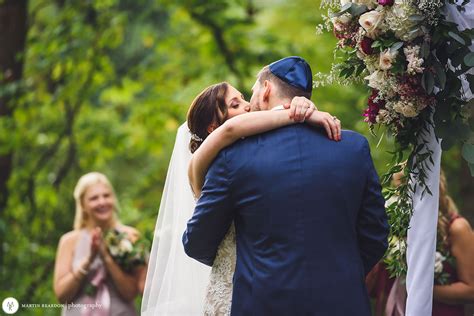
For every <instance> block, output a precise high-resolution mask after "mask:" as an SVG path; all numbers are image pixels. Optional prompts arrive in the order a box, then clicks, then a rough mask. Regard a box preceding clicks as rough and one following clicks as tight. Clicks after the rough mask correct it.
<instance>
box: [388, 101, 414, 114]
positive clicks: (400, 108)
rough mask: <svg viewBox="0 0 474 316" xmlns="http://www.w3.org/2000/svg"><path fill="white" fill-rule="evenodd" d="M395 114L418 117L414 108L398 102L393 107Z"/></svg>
mask: <svg viewBox="0 0 474 316" xmlns="http://www.w3.org/2000/svg"><path fill="white" fill-rule="evenodd" d="M393 109H394V110H395V112H397V113H400V114H402V115H403V116H405V117H415V116H417V115H418V111H417V109H416V107H415V106H414V105H413V104H412V103H409V102H403V101H398V102H397V103H395V105H394V106H393Z"/></svg>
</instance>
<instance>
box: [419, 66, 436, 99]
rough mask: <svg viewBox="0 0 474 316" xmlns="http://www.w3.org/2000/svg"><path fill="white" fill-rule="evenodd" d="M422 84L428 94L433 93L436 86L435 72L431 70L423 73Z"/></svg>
mask: <svg viewBox="0 0 474 316" xmlns="http://www.w3.org/2000/svg"><path fill="white" fill-rule="evenodd" d="M421 85H422V86H423V89H425V91H426V93H427V94H431V93H432V92H433V88H434V77H433V74H432V73H431V72H429V71H425V72H424V73H423V77H422V79H421Z"/></svg>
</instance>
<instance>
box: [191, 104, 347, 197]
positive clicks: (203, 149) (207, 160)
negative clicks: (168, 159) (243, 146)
mask: <svg viewBox="0 0 474 316" xmlns="http://www.w3.org/2000/svg"><path fill="white" fill-rule="evenodd" d="M290 111H291V110H281V111H259V112H251V113H247V114H242V115H239V116H235V117H233V118H231V119H229V120H227V121H226V122H225V123H224V124H222V125H221V126H219V127H218V128H217V129H215V130H214V131H213V132H212V133H211V134H210V135H209V136H208V137H207V138H206V139H205V140H204V142H203V143H202V144H201V146H200V147H199V148H198V150H196V151H195V152H194V154H193V156H192V158H191V161H190V163H189V169H188V176H189V181H190V183H191V187H192V189H193V192H194V195H195V196H196V197H199V196H200V194H201V188H202V186H203V184H204V178H205V176H206V172H207V169H208V168H209V166H210V165H211V163H212V161H213V160H214V158H216V156H217V155H218V154H219V152H220V151H221V150H222V149H224V148H225V147H227V146H229V145H230V144H232V143H234V142H235V141H237V140H238V139H240V138H242V137H248V136H252V135H256V134H260V133H264V132H267V131H270V130H273V129H276V128H279V127H282V126H286V125H289V124H294V123H295V120H294V119H292V118H290V113H291V112H290ZM307 122H308V123H309V124H311V125H316V126H323V127H324V128H325V129H326V132H327V133H328V137H329V138H330V139H333V140H340V133H341V126H340V122H339V121H338V120H335V119H333V117H332V116H331V115H330V114H329V113H327V112H321V111H315V112H313V113H312V114H311V116H310V117H309V118H308V120H307Z"/></svg>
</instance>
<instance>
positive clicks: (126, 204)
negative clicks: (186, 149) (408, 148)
mask: <svg viewBox="0 0 474 316" xmlns="http://www.w3.org/2000/svg"><path fill="white" fill-rule="evenodd" d="M324 13H325V11H324V10H321V9H320V1H314V0H293V1H291V2H290V1H281V0H265V1H264V0H260V1H257V0H233V1H232V0H211V1H203V0H197V1H191V0H175V1H167V0H121V1H119V0H83V1H73V0H29V1H26V0H3V1H0V70H1V71H0V83H1V85H0V238H1V240H0V269H1V271H0V273H1V275H0V276H1V279H0V286H1V289H0V298H2V299H3V298H4V297H7V296H14V297H16V298H17V299H18V300H19V301H20V303H22V302H28V303H57V300H56V298H55V296H54V293H53V290H52V276H53V268H54V259H55V252H56V248H57V244H58V241H59V238H60V236H61V235H62V234H64V233H65V232H67V231H70V230H71V229H72V224H73V219H74V199H73V196H72V191H73V189H74V186H75V184H76V182H77V180H78V178H79V177H80V176H81V175H82V174H84V173H86V172H89V171H100V172H103V173H105V174H106V175H107V176H108V177H109V178H110V180H111V182H112V184H113V185H114V186H115V190H116V192H117V195H118V198H119V201H120V204H121V213H120V218H121V220H122V222H124V223H125V224H128V225H131V226H134V227H136V228H138V229H139V230H140V231H141V232H142V234H144V235H145V236H147V237H148V238H150V239H152V233H153V230H154V227H155V222H156V218H157V212H158V209H159V205H160V200H161V193H162V189H163V185H164V182H165V177H166V171H167V168H168V163H169V159H170V155H171V150H172V148H173V144H174V138H175V133H176V130H177V128H178V126H180V125H181V124H182V123H183V122H184V121H185V117H186V112H187V109H188V107H189V105H190V103H191V101H192V100H193V98H194V97H195V96H196V95H197V94H198V93H199V92H200V91H201V90H203V89H204V88H205V87H207V86H209V85H211V84H214V83H217V82H220V81H228V82H229V83H231V84H232V85H234V86H235V87H237V88H238V89H239V90H241V91H242V92H243V93H244V94H245V95H246V97H247V98H249V97H250V88H251V87H252V85H253V83H254V81H255V76H256V74H257V72H258V71H259V69H260V68H261V67H262V66H264V65H266V64H268V63H270V62H272V61H274V60H276V59H280V58H282V57H285V56H288V55H300V56H302V57H304V58H305V59H306V60H308V62H309V63H310V65H311V67H312V68H313V73H317V72H326V73H327V72H329V70H330V67H331V63H332V61H333V49H334V47H335V45H336V41H335V39H334V37H333V35H332V34H330V33H327V34H323V35H317V34H316V27H317V25H318V24H319V23H322V17H321V16H322V14H324ZM367 95H368V93H367V89H366V88H365V87H364V86H362V85H361V86H339V85H334V86H328V87H323V88H317V89H316V90H315V92H314V94H313V101H314V103H315V104H316V105H317V106H318V108H319V109H321V110H324V111H329V112H331V113H332V114H334V115H337V116H338V117H339V118H340V119H341V121H342V123H343V127H344V128H346V129H353V130H356V131H358V132H360V133H363V134H365V135H366V136H367V138H368V139H369V140H370V142H371V145H372V154H373V157H374V159H375V162H376V166H377V169H378V171H379V174H383V172H384V171H385V166H386V164H387V162H388V161H389V158H390V155H389V154H388V153H387V151H390V149H391V146H392V143H391V141H390V139H387V138H386V137H383V138H382V139H381V140H380V137H381V136H382V134H383V131H382V130H376V133H377V136H373V135H371V134H370V133H369V131H368V128H367V126H366V123H364V122H363V117H362V112H363V110H364V109H365V107H366V98H367ZM379 140H380V142H379ZM443 167H444V169H445V171H446V173H447V178H448V182H449V187H450V188H449V189H450V192H451V194H452V196H453V197H454V200H455V201H456V203H457V204H458V206H459V208H460V210H461V213H462V214H463V215H464V216H466V217H467V218H468V219H469V220H470V221H471V224H474V183H473V180H472V178H471V176H470V173H469V169H468V167H467V165H466V164H465V163H464V161H463V159H462V158H461V155H460V150H459V146H456V147H454V148H453V149H451V150H450V151H449V152H445V153H444V156H443ZM136 303H137V306H138V304H140V302H139V299H137V302H136ZM23 311H24V310H23ZM29 312H30V313H31V314H32V315H36V314H38V315H42V314H52V315H56V314H59V309H30V310H29Z"/></svg>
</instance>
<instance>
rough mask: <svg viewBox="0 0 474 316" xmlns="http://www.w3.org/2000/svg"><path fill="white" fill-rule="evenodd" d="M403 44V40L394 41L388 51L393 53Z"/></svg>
mask: <svg viewBox="0 0 474 316" xmlns="http://www.w3.org/2000/svg"><path fill="white" fill-rule="evenodd" d="M402 46H403V42H396V43H395V44H393V45H392V47H390V52H391V53H392V54H393V53H395V52H396V51H397V50H399V49H400V48H401V47H402Z"/></svg>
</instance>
